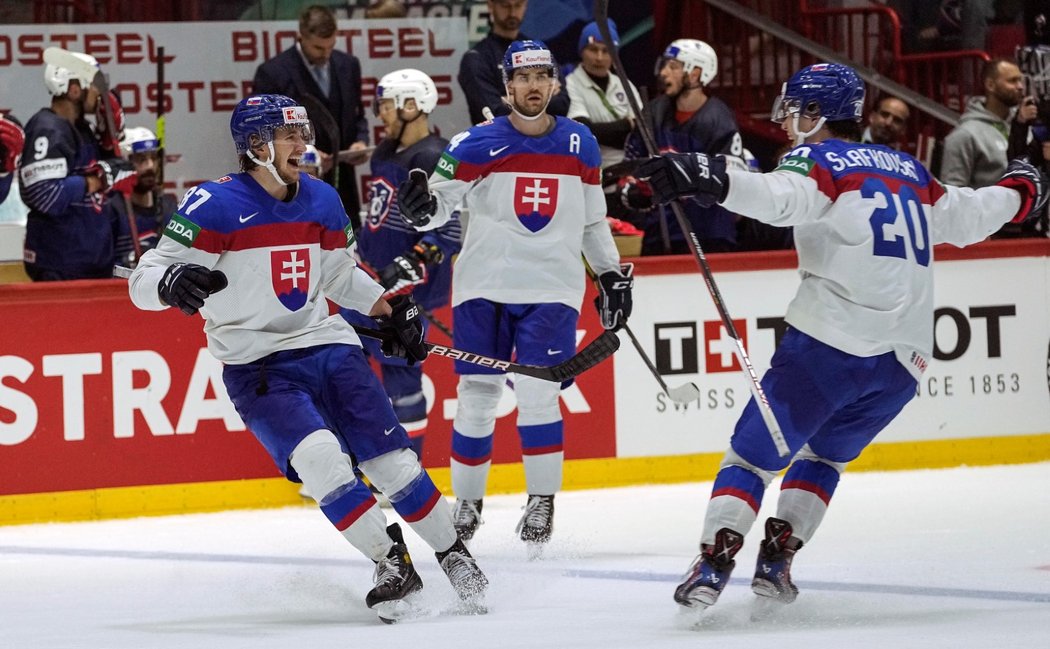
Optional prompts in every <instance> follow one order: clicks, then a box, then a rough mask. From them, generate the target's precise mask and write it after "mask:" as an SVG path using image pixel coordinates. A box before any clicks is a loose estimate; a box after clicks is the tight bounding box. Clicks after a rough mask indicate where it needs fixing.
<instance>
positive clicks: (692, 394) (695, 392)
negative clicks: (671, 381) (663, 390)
mask: <svg viewBox="0 0 1050 649" xmlns="http://www.w3.org/2000/svg"><path fill="white" fill-rule="evenodd" d="M667 396H669V397H671V401H674V402H675V403H689V402H690V401H696V400H697V399H699V398H700V388H699V387H697V385H696V383H686V384H685V385H679V386H678V387H676V388H668V390H667Z"/></svg>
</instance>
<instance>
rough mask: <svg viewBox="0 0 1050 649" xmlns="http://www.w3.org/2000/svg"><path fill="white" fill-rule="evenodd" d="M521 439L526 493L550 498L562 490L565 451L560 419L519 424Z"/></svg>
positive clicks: (562, 426) (562, 425)
mask: <svg viewBox="0 0 1050 649" xmlns="http://www.w3.org/2000/svg"><path fill="white" fill-rule="evenodd" d="M518 434H519V435H520V436H521V459H522V463H523V464H524V466H525V483H526V488H527V491H528V493H530V494H533V495H544V496H549V495H551V494H554V493H557V492H558V491H560V490H561V484H562V460H563V459H564V455H565V454H564V452H563V450H562V442H563V439H564V423H563V422H562V421H561V420H560V419H559V420H558V421H553V422H550V423H548V424H537V425H532V426H524V425H521V424H518Z"/></svg>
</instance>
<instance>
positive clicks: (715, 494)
mask: <svg viewBox="0 0 1050 649" xmlns="http://www.w3.org/2000/svg"><path fill="white" fill-rule="evenodd" d="M765 490H766V483H765V482H764V481H763V479H762V478H761V477H759V476H758V475H757V474H755V473H754V472H752V471H749V470H748V469H745V468H743V467H740V466H735V465H730V466H723V467H722V469H721V470H720V471H719V472H718V476H717V477H716V478H715V484H714V487H713V488H712V490H711V500H710V502H709V503H708V504H707V513H706V514H705V516H704V531H703V534H702V536H701V537H700V543H701V544H706V545H711V544H713V543H714V542H715V533H716V532H717V531H718V530H720V529H722V528H723V527H728V528H729V529H731V530H734V531H736V532H738V533H740V534H742V535H745V536H746V535H747V532H748V530H750V529H751V526H752V525H754V523H755V519H756V518H757V517H758V509H759V507H761V506H762V495H763V494H764V493H765Z"/></svg>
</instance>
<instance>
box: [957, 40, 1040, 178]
mask: <svg viewBox="0 0 1050 649" xmlns="http://www.w3.org/2000/svg"><path fill="white" fill-rule="evenodd" d="M981 80H982V83H983V85H984V95H983V96H981V97H973V98H971V99H970V101H969V102H967V104H966V111H965V112H964V113H963V115H962V119H961V120H960V121H959V125H958V126H956V127H955V128H954V129H952V132H951V133H949V134H948V137H947V138H945V140H944V157H943V159H942V161H941V170H940V176H939V177H940V179H941V181H942V182H944V183H946V184H948V185H956V186H960V187H973V188H978V187H987V186H988V185H994V184H995V183H996V182H998V181H999V178H1000V177H1002V175H1003V172H1004V171H1005V170H1006V148H1007V138H1008V135H1009V133H1010V122H1011V120H1012V118H1013V116H1014V113H1015V112H1016V109H1017V107H1018V106H1020V105H1021V100H1022V98H1023V97H1024V76H1023V75H1022V74H1021V70H1020V68H1018V67H1017V64H1015V63H1014V62H1013V61H1010V60H1008V59H992V60H991V61H988V63H986V64H985V66H984V68H983V69H982V70H981ZM1028 113H1031V115H1028ZM1034 117H1035V106H1034V105H1032V106H1031V107H1030V108H1026V109H1025V121H1031V119H1033V118H1034Z"/></svg>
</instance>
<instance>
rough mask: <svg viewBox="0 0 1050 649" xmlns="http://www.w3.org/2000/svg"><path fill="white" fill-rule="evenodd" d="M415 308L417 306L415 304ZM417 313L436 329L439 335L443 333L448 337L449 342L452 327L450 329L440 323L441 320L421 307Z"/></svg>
mask: <svg viewBox="0 0 1050 649" xmlns="http://www.w3.org/2000/svg"><path fill="white" fill-rule="evenodd" d="M416 306H419V305H418V304H417V305H416ZM419 312H420V313H422V314H423V317H424V318H426V319H427V321H429V322H430V324H432V325H434V326H435V327H436V328H437V330H438V331H440V332H441V333H443V334H445V335H446V336H448V339H449V340H452V327H450V326H448V325H447V324H445V323H444V322H442V321H441V318H439V317H437V316H436V315H434V313H433V312H432V311H429V310H427V309H424V308H423V307H421V306H419Z"/></svg>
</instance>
